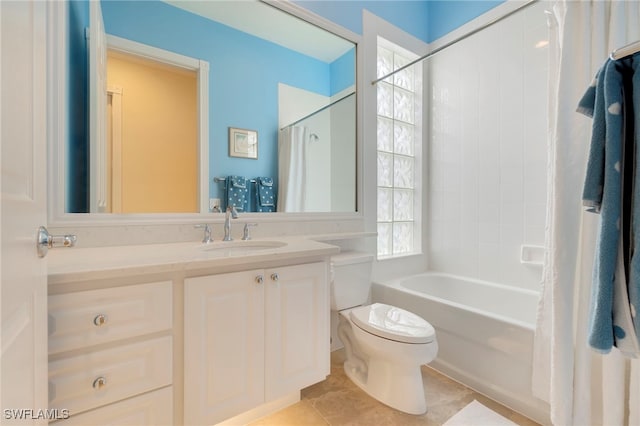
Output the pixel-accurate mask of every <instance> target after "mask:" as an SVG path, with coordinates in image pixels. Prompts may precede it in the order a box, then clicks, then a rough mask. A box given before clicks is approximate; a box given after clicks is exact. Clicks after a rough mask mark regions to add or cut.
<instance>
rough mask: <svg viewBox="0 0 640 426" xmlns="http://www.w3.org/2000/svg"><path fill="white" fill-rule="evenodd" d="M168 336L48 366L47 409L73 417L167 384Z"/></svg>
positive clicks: (169, 371) (169, 375) (169, 370)
mask: <svg viewBox="0 0 640 426" xmlns="http://www.w3.org/2000/svg"><path fill="white" fill-rule="evenodd" d="M171 343H172V340H171V337H170V336H166V337H160V338H155V339H151V340H145V341H141V342H137V343H132V344H128V345H122V346H118V347H115V348H111V349H105V350H101V351H95V352H91V353H87V354H82V355H77V356H72V357H68V358H63V359H60V360H57V361H51V362H49V408H58V409H65V408H66V409H68V410H69V413H70V414H71V415H72V416H73V415H74V414H75V413H78V412H81V411H86V410H90V409H92V408H96V407H100V406H102V405H105V404H110V403H112V402H115V401H119V400H121V399H124V398H128V397H130V396H134V395H137V394H140V393H142V392H147V391H150V390H154V389H157V388H160V387H163V386H167V385H170V384H171V381H172V344H171Z"/></svg>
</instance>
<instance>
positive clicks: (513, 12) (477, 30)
mask: <svg viewBox="0 0 640 426" xmlns="http://www.w3.org/2000/svg"><path fill="white" fill-rule="evenodd" d="M537 2H538V0H529V1H527V2H526V3H525V4H523V5H521V6H518V7H517V8H516V9H514V10H512V11H511V12H509V13H506V14H504V15H502V16H499V17H497V18H495V19H493V20H491V21H489V22H487V23H486V24H484V25H482V26H481V27H478V28H476V29H475V30H473V31H469V32H468V33H466V34H464V35H462V36H460V37H458V38H456V39H455V40H453V41H450V42H449V43H446V44H444V45H443V46H440V47H438V48H437V49H434V50H432V51H431V52H429V53H427V54H426V55H424V56H421V57H419V58H418V59H415V60H413V61H411V62H409V63H408V64H406V65H403V66H401V67H400V68H398V69H397V70H394V71H392V72H390V73H389V74H387V75H384V76H382V77H380V78H378V79H376V80H373V81H372V82H371V85H372V86H375V85H376V84H378V83H379V82H381V81H382V80H385V79H387V78H389V77H391V76H392V75H394V74H395V73H397V72H400V71H402V70H404V69H406V68H409V67H410V66H412V65H415V64H417V63H418V62H420V61H424V60H425V59H427V58H429V57H431V56H433V55H435V54H436V53H438V52H440V51H442V50H444V49H446V48H447V47H449V46H452V45H454V44H456V43H457V42H459V41H462V40H464V39H466V38H468V37H471V36H472V35H474V34H476V33H479V32H480V31H482V30H484V29H487V28H489V27H490V26H492V25H493V24H497V23H498V22H500V21H502V20H503V19H506V18H508V17H509V16H511V15H513V14H515V13H517V12H520V11H521V10H522V9H524V8H526V7H528V6H531V5H532V4H533V3H537Z"/></svg>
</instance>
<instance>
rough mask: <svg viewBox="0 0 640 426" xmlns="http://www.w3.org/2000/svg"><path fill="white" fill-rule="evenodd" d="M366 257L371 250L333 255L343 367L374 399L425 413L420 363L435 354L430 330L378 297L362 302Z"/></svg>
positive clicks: (366, 277)
mask: <svg viewBox="0 0 640 426" xmlns="http://www.w3.org/2000/svg"><path fill="white" fill-rule="evenodd" d="M371 262H372V257H371V256H367V255H362V254H360V255H358V254H354V253H347V254H341V255H338V256H336V257H334V258H332V274H333V277H332V280H331V284H332V287H331V291H332V294H331V297H332V301H331V306H332V309H333V310H335V311H338V313H339V315H338V318H339V319H338V337H339V338H340V340H341V341H342V343H343V344H344V347H345V354H346V360H345V362H344V370H345V373H346V374H347V377H349V379H351V380H352V381H353V382H354V383H355V384H356V385H358V386H359V387H360V388H361V389H362V390H364V391H365V392H366V393H368V394H369V395H371V396H372V397H373V398H375V399H377V400H378V401H380V402H382V403H384V404H386V405H388V406H390V407H392V408H395V409H397V410H400V411H403V412H405V413H409V414H424V413H425V412H426V411H427V404H426V400H425V395H424V386H423V383H422V372H421V370H420V366H421V365H423V364H427V363H429V362H431V361H432V360H433V359H434V358H435V357H436V354H437V352H438V343H437V340H436V334H435V330H434V328H433V327H432V326H431V324H429V323H428V322H427V321H425V320H424V319H423V318H421V317H419V316H418V315H415V314H413V313H411V312H409V311H406V310H404V309H400V308H397V307H394V306H391V305H386V304H383V303H373V304H371V305H362V303H364V302H366V299H367V298H368V291H369V287H370V285H371V283H370V268H371ZM367 271H369V272H367ZM365 280H366V281H365ZM365 290H366V292H365ZM356 302H359V303H360V305H358V304H357V303H356Z"/></svg>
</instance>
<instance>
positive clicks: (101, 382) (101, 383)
mask: <svg viewBox="0 0 640 426" xmlns="http://www.w3.org/2000/svg"><path fill="white" fill-rule="evenodd" d="M105 386H107V379H106V378H105V377H103V376H100V377H98V378H97V379H95V380H94V381H93V388H94V389H96V390H100V389H102V388H103V387H105Z"/></svg>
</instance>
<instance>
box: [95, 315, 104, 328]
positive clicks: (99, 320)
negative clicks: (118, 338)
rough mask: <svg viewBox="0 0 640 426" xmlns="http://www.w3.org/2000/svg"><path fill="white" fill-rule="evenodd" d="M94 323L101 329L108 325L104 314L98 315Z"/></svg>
mask: <svg viewBox="0 0 640 426" xmlns="http://www.w3.org/2000/svg"><path fill="white" fill-rule="evenodd" d="M93 323H94V324H95V326H96V327H101V326H103V325H105V324H106V323H107V317H106V315H103V314H100V315H96V317H95V318H94V319H93Z"/></svg>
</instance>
